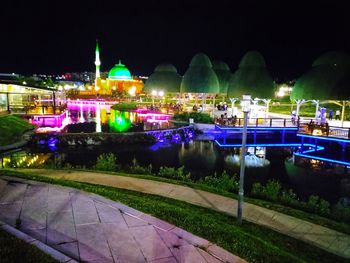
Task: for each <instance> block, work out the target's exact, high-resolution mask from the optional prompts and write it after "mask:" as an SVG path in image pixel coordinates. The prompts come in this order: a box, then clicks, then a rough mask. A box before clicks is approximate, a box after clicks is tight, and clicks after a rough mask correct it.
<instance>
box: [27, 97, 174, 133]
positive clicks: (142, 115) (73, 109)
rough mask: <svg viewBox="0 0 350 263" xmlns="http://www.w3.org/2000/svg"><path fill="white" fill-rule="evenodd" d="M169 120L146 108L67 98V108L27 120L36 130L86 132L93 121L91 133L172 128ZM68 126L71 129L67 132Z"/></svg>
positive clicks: (166, 116)
mask: <svg viewBox="0 0 350 263" xmlns="http://www.w3.org/2000/svg"><path fill="white" fill-rule="evenodd" d="M169 119H170V115H169V114H163V113H155V112H150V111H149V110H147V109H137V110H134V111H118V110H114V109H112V108H111V105H110V104H108V103H106V102H104V101H78V100H77V101H69V102H68V104H67V111H66V112H64V113H62V114H61V115H38V116H34V118H33V119H32V120H31V121H32V122H33V123H34V124H36V125H37V126H39V128H38V129H37V132H53V131H56V132H61V131H65V130H68V132H86V131H85V130H84V128H85V126H88V125H90V127H91V124H92V123H95V124H96V125H94V130H93V132H126V131H144V130H156V129H168V128H173V125H172V124H171V123H169ZM67 125H69V126H67ZM72 126H75V127H73V128H72V130H73V131H69V128H70V127H72ZM67 127H68V128H67ZM87 129H88V130H89V132H92V131H90V129H89V128H87Z"/></svg>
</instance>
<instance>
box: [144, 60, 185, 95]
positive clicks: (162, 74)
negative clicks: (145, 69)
mask: <svg viewBox="0 0 350 263" xmlns="http://www.w3.org/2000/svg"><path fill="white" fill-rule="evenodd" d="M181 80H182V77H181V76H180V75H179V74H178V73H177V70H176V68H175V67H174V66H173V65H171V64H160V65H158V66H157V67H156V68H155V70H154V73H153V74H152V75H151V76H150V77H149V78H148V79H147V81H146V83H145V86H144V88H143V90H144V92H147V93H151V92H152V90H162V91H164V92H166V93H178V92H180V85H181Z"/></svg>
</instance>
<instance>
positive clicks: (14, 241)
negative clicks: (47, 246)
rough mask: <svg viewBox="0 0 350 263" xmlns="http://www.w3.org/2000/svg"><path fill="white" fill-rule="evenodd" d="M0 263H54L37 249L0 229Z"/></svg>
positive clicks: (54, 262) (54, 261)
mask: <svg viewBox="0 0 350 263" xmlns="http://www.w3.org/2000/svg"><path fill="white" fill-rule="evenodd" d="M0 262H1V263H15V262H21V263H22V262H23V263H38V262H40V263H46V262H47V263H51V262H52V263H56V262H58V261H56V260H55V259H53V258H52V257H51V256H49V255H47V254H45V253H44V252H42V251H41V250H40V249H38V248H37V247H35V246H33V245H30V244H28V243H26V242H24V241H23V240H20V239H18V238H17V237H15V236H13V235H11V234H9V233H7V232H5V231H4V230H2V229H0Z"/></svg>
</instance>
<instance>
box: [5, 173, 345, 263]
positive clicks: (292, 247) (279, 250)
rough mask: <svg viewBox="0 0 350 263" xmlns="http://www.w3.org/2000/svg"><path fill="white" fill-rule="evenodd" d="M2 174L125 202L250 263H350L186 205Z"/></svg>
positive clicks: (244, 223) (18, 174)
mask: <svg viewBox="0 0 350 263" xmlns="http://www.w3.org/2000/svg"><path fill="white" fill-rule="evenodd" d="M0 174H6V175H11V174H12V175H13V176H18V177H21V178H26V179H31V180H37V181H43V182H47V183H53V184H59V185H63V186H68V187H74V188H77V189H81V190H84V191H87V192H92V193H95V194H99V195H101V196H105V197H107V198H109V199H111V200H115V201H119V202H122V203H124V204H126V205H128V206H131V207H133V208H135V209H138V210H140V211H143V212H145V213H148V214H151V215H154V216H156V217H158V218H160V219H163V220H165V221H168V222H170V223H172V224H174V225H176V226H178V227H181V228H183V229H185V230H187V231H189V232H191V233H193V234H195V235H198V236H201V237H203V238H205V239H208V240H210V241H211V242H214V243H216V244H218V245H219V246H221V247H223V248H225V249H227V250H228V251H230V252H232V253H233V254H236V255H238V256H240V257H242V258H245V259H246V260H248V261H249V262H348V261H347V260H345V259H343V258H340V257H338V256H335V255H333V254H330V253H328V252H326V251H324V250H322V249H319V248H317V247H314V246H311V245H309V244H306V243H304V242H302V241H299V240H296V239H293V238H290V237H288V236H285V235H282V234H279V233H277V232H274V231H272V230H269V229H267V228H264V227H261V226H258V225H254V224H252V223H249V222H245V221H244V222H243V224H242V225H241V226H239V225H237V224H236V223H235V222H236V219H235V218H234V217H232V216H228V215H226V214H224V213H220V212H216V211H213V210H211V209H207V208H202V207H198V206H195V205H191V204H188V203H185V202H181V201H177V200H173V199H169V198H165V197H160V196H155V195H150V194H144V193H139V192H134V191H129V190H122V189H116V188H113V187H106V186H99V185H91V184H86V183H78V182H73V181H67V180H60V179H51V178H47V177H41V176H35V175H28V174H24V173H20V172H13V171H11V172H9V171H7V172H1V171H0Z"/></svg>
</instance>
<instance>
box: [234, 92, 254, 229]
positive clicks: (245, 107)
mask: <svg viewBox="0 0 350 263" xmlns="http://www.w3.org/2000/svg"><path fill="white" fill-rule="evenodd" d="M250 100H251V96H250V95H243V99H242V101H241V105H242V112H243V115H244V121H243V132H242V151H241V168H240V173H239V191H238V207H237V222H238V223H239V224H242V212H243V196H244V171H245V156H246V152H247V149H246V143H247V124H248V113H249V111H250Z"/></svg>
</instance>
